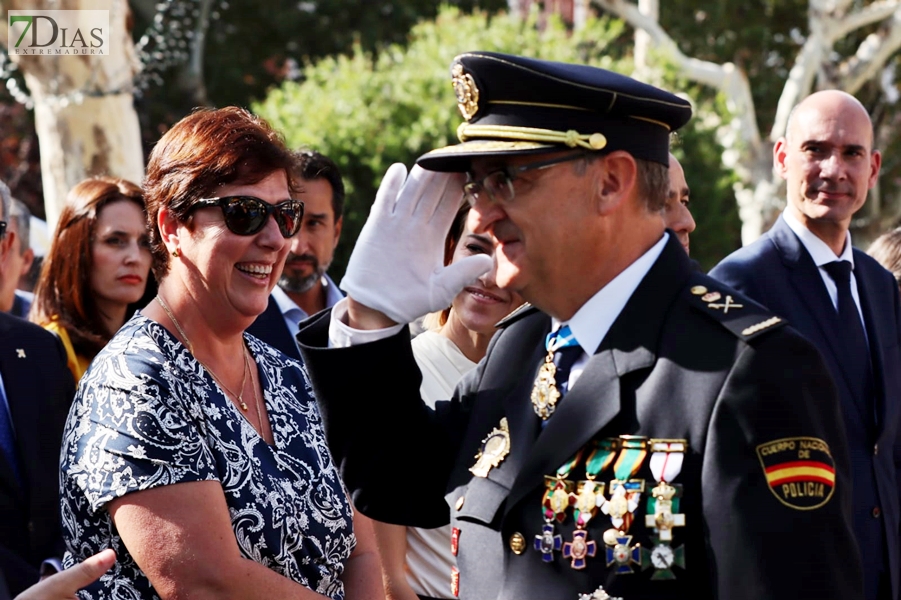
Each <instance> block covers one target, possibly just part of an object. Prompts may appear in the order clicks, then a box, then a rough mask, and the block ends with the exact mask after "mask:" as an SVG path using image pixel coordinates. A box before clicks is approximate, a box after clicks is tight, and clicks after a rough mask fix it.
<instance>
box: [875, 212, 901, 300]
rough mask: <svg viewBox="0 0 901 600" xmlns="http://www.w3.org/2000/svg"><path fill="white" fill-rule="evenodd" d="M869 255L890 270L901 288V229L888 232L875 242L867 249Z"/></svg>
mask: <svg viewBox="0 0 901 600" xmlns="http://www.w3.org/2000/svg"><path fill="white" fill-rule="evenodd" d="M867 254H869V255H870V256H872V257H873V258H875V259H876V260H877V261H878V262H879V264H880V265H882V266H883V267H885V268H886V269H888V271H889V272H890V273H891V274H892V275H894V276H895V281H897V282H898V286H899V287H901V227H898V228H896V229H892V230H891V231H887V232H885V233H883V234H882V235H880V236H879V237H878V238H876V239H875V240H873V243H872V244H870V247H869V248H867Z"/></svg>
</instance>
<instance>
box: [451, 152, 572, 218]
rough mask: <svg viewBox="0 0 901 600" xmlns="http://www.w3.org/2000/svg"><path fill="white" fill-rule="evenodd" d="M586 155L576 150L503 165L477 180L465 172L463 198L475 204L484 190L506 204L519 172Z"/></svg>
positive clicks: (490, 196) (510, 196)
mask: <svg viewBox="0 0 901 600" xmlns="http://www.w3.org/2000/svg"><path fill="white" fill-rule="evenodd" d="M585 156H586V153H585V152H576V153H574V154H564V155H563V156H557V157H555V158H549V159H546V160H542V161H538V162H533V163H526V164H524V165H518V166H516V167H504V168H503V169H500V170H498V171H493V172H491V173H488V174H487V175H485V176H484V177H482V178H481V179H479V180H477V181H476V180H473V178H472V174H471V173H467V175H466V176H467V178H468V179H469V181H467V182H466V183H464V184H463V198H464V199H465V200H466V201H467V202H468V203H469V205H470V206H475V204H476V202H478V200H479V194H481V193H482V192H485V193H486V194H488V197H489V198H491V199H492V200H494V201H495V202H499V203H501V204H507V203H510V202H512V201H513V198H514V197H515V196H516V192H515V190H514V189H513V182H514V181H516V178H517V177H519V175H520V174H521V173H525V172H526V171H535V170H539V169H547V168H549V167H553V166H555V165H559V164H561V163H565V162H569V161H573V160H579V159H580V158H584V157H585Z"/></svg>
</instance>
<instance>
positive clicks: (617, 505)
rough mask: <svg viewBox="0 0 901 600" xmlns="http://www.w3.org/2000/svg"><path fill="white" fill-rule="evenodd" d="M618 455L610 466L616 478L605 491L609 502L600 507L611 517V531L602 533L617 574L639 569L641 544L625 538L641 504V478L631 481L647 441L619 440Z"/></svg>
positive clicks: (638, 439) (639, 437) (639, 463)
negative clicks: (636, 566)
mask: <svg viewBox="0 0 901 600" xmlns="http://www.w3.org/2000/svg"><path fill="white" fill-rule="evenodd" d="M619 445H620V448H621V450H620V452H619V456H618V457H617V459H616V462H615V463H614V464H613V475H614V477H615V479H612V480H611V481H610V485H609V487H608V488H607V490H608V493H609V500H607V501H606V502H604V503H603V504H602V505H601V510H602V511H603V512H604V514H606V515H608V516H609V517H610V522H611V523H612V524H613V527H614V528H613V529H609V530H607V531H605V532H604V543H605V544H607V564H608V565H614V564H615V565H616V567H615V572H616V573H617V574H624V573H632V572H633V571H632V564H633V563H634V564H637V565H639V566H641V544H635V545H634V546H633V545H632V536H630V535H626V532H628V531H629V528H630V527H631V526H632V521H633V519H634V513H635V510H636V509H637V508H638V507H639V505H640V504H641V493H642V492H643V491H644V479H632V477H633V476H634V475H635V474H636V473H637V472H638V470H639V469H640V468H641V465H642V463H644V459H645V457H646V456H647V445H648V441H647V438H645V437H642V436H635V435H622V436H620V437H619Z"/></svg>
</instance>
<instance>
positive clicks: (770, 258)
mask: <svg viewBox="0 0 901 600" xmlns="http://www.w3.org/2000/svg"><path fill="white" fill-rule="evenodd" d="M853 252H854V276H855V278H856V280H857V289H858V292H859V294H860V304H861V308H862V310H863V315H864V321H865V322H866V330H867V336H868V338H869V340H870V347H871V350H870V354H871V356H872V357H873V373H874V384H875V386H874V387H875V390H874V392H875V395H876V398H875V401H876V402H875V407H876V412H877V414H878V418H877V419H875V427H874V425H873V421H874V419H873V418H872V415H867V410H866V404H865V403H862V402H861V400H862V399H859V398H856V397H855V394H854V393H853V392H852V389H853V387H852V386H851V385H850V384H849V381H850V380H849V375H848V371H847V369H846V366H847V362H848V361H847V360H846V359H845V357H846V356H847V354H846V353H847V349H846V348H844V347H842V341H841V339H840V337H839V334H838V331H839V327H838V323H837V318H838V315H837V313H836V310H835V307H834V305H833V304H832V301H831V299H830V298H829V293H828V292H827V291H826V286H824V285H823V278H822V277H821V276H820V272H819V269H818V268H817V266H816V264H814V261H813V259H812V258H811V256H810V254H809V253H808V252H807V249H806V248H805V247H804V245H803V244H802V243H801V240H799V239H798V236H796V235H795V233H794V232H793V231H792V230H791V228H790V227H789V226H788V224H787V223H786V222H785V220H784V219H783V218H782V217H779V219H778V220H777V221H776V223H775V224H774V225H773V227H772V228H771V229H770V230H769V231H768V232H767V233H765V234H764V235H763V236H762V237H761V238H760V239H759V240H757V241H756V242H754V243H753V244H749V245H748V246H745V247H744V248H742V249H741V250H738V251H736V252H734V253H733V254H731V255H730V256H728V257H726V258H725V259H724V260H723V261H722V262H721V263H720V264H719V265H717V266H716V268H715V269H713V271H711V273H710V274H711V276H712V277H714V278H716V279H718V280H720V281H724V282H725V283H726V284H728V285H731V286H733V287H735V288H736V289H739V290H741V291H742V292H743V293H745V294H747V295H748V296H750V297H752V298H754V299H755V300H756V301H758V302H760V303H761V304H764V305H766V306H767V308H769V309H770V310H772V311H773V312H775V313H776V314H777V315H779V316H781V317H784V318H786V319H788V320H790V321H791V323H792V326H793V327H794V328H795V329H797V330H798V331H799V332H800V333H801V334H802V335H804V337H806V338H807V339H809V340H810V341H811V342H812V343H813V344H814V345H815V346H816V347H817V348H818V349H819V350H820V352H821V353H822V355H823V359H824V360H825V362H826V365H827V367H828V368H829V370H830V372H831V373H832V375H833V377H834V380H835V382H836V386H837V388H838V392H839V401H840V404H841V407H842V413H843V415H842V422H843V423H844V426H845V432H846V435H847V438H848V447H849V454H850V457H851V465H852V473H853V475H854V480H853V482H852V483H853V488H852V502H853V519H854V520H853V523H854V530H855V533H856V535H857V543H858V545H859V546H860V551H861V560H862V562H863V566H864V577H865V581H866V582H868V589H869V593H868V594H867V598H875V597H876V592H877V582H878V578H879V574H880V572H881V571H884V570H887V572H886V573H885V574H884V575H883V576H884V577H885V578H886V583H890V586H889V587H891V590H889V592H890V595H889V596H887V597H890V598H898V597H899V589H901V581H899V574H901V535H899V527H901V502H899V485H901V349H899V340H901V301H899V297H898V284H897V282H896V281H895V278H894V277H892V275H891V274H890V273H889V272H888V271H886V270H885V269H884V268H882V266H881V265H880V264H879V263H877V262H876V261H875V260H873V258H872V257H870V256H867V255H866V254H865V253H864V252H862V251H861V250H858V249H857V248H854V249H853Z"/></svg>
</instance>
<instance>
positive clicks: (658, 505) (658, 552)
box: [642, 439, 688, 580]
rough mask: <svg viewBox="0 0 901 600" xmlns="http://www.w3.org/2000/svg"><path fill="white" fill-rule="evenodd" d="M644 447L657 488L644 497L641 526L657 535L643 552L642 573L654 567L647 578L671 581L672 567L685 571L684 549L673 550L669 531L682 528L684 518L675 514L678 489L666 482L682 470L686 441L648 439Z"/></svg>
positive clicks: (676, 511) (677, 507) (679, 514)
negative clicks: (648, 449) (645, 447)
mask: <svg viewBox="0 0 901 600" xmlns="http://www.w3.org/2000/svg"><path fill="white" fill-rule="evenodd" d="M648 446H649V448H650V451H651V460H650V468H651V474H652V475H653V476H654V480H655V481H657V485H656V486H654V488H653V489H652V490H651V497H650V498H648V513H647V515H646V516H645V525H646V526H647V527H649V528H653V529H654V530H655V531H656V532H657V536H656V537H655V538H654V540H653V541H654V546H653V548H651V549H650V550H645V563H644V566H643V568H642V570H644V569H648V568H651V567H654V568H655V569H656V571H655V572H654V574H653V575H652V576H651V579H658V580H659V579H675V578H676V575H675V574H674V573H673V571H672V567H673V566H674V565H675V566H677V567H680V568H683V569H684V568H685V549H684V547H683V546H679V547H678V548H675V549H674V548H672V547H671V546H670V542H672V539H673V528H674V527H684V526H685V515H684V514H681V513H679V496H681V486H678V485H673V484H671V483H670V482H671V481H672V480H673V479H675V478H676V477H678V475H679V473H680V472H681V471H682V462H683V459H684V458H685V453H686V452H687V451H688V441H687V440H661V439H651V440H650V441H649V442H648Z"/></svg>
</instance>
